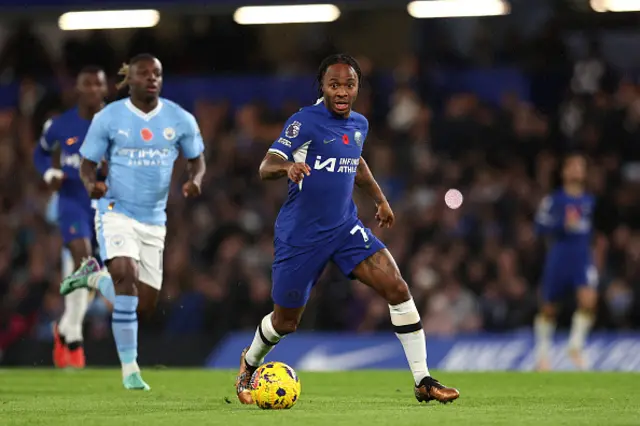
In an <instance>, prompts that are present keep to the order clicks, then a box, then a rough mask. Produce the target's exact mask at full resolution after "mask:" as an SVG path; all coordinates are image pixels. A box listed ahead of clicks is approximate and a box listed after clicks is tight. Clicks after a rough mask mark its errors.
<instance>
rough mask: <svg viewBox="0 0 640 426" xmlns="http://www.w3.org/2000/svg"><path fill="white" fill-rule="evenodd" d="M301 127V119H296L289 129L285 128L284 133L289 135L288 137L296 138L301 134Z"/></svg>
mask: <svg viewBox="0 0 640 426" xmlns="http://www.w3.org/2000/svg"><path fill="white" fill-rule="evenodd" d="M300 127H302V123H300V122H299V121H294V122H293V123H291V124H289V126H288V127H287V130H285V132H284V134H285V135H286V136H287V137H288V138H291V139H293V138H295V137H297V136H298V135H299V134H300Z"/></svg>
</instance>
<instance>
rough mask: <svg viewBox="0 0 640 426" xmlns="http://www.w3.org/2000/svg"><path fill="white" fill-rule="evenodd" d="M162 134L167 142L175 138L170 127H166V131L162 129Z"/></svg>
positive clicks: (174, 133)
mask: <svg viewBox="0 0 640 426" xmlns="http://www.w3.org/2000/svg"><path fill="white" fill-rule="evenodd" d="M162 134H163V135H164V138H165V139H166V140H168V141H172V140H173V139H174V138H175V137H176V131H175V130H173V129H172V128H171V127H167V128H166V129H164V131H163V132H162Z"/></svg>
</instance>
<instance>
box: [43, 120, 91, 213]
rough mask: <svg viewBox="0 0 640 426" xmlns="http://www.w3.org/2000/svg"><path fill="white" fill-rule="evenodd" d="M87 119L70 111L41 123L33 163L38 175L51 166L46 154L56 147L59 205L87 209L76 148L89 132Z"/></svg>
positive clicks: (87, 198)
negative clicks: (61, 175)
mask: <svg viewBox="0 0 640 426" xmlns="http://www.w3.org/2000/svg"><path fill="white" fill-rule="evenodd" d="M90 124H91V121H90V120H86V119H84V118H82V117H81V116H80V115H79V113H78V108H73V109H71V110H69V111H67V112H65V113H63V114H61V115H59V116H58V117H56V118H52V119H50V120H48V121H47V122H46V123H45V124H44V128H43V131H42V136H41V137H40V142H39V144H38V146H37V147H36V150H35V152H34V161H35V164H36V167H37V168H38V170H39V171H40V173H41V174H44V172H46V171H47V169H48V168H49V167H51V161H50V153H51V152H52V151H53V150H54V149H56V148H58V147H59V148H60V163H61V166H62V171H63V172H64V180H63V181H62V186H61V187H60V192H59V195H60V202H61V203H75V204H77V205H78V207H80V208H86V209H90V207H91V200H90V199H89V195H88V194H87V191H86V190H85V189H84V185H83V184H82V180H80V146H81V145H82V143H83V141H84V138H85V135H86V134H87V131H88V130H89V125H90Z"/></svg>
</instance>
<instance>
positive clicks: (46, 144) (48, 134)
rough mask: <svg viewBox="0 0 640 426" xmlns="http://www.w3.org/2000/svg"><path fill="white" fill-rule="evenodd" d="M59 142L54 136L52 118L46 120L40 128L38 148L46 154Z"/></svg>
mask: <svg viewBox="0 0 640 426" xmlns="http://www.w3.org/2000/svg"><path fill="white" fill-rule="evenodd" d="M59 144H60V141H58V137H57V136H55V126H53V118H50V119H48V120H47V121H46V122H45V123H44V125H43V126H42V135H41V136H40V144H39V145H40V147H41V148H42V149H43V150H44V151H47V152H51V151H53V150H54V149H56V148H57V147H58V145H59Z"/></svg>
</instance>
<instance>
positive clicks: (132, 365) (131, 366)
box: [122, 361, 140, 379]
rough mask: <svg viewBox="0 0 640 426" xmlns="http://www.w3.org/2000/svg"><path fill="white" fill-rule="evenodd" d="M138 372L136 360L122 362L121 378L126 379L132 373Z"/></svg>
mask: <svg viewBox="0 0 640 426" xmlns="http://www.w3.org/2000/svg"><path fill="white" fill-rule="evenodd" d="M139 372H140V367H139V366H138V363H137V362H136V361H133V362H129V363H126V364H122V378H123V379H126V378H127V377H129V376H130V375H132V374H133V373H139Z"/></svg>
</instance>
